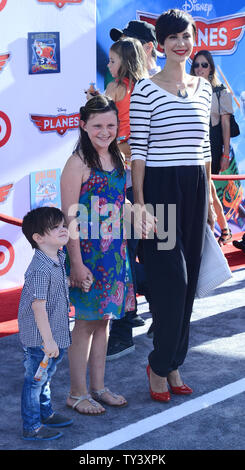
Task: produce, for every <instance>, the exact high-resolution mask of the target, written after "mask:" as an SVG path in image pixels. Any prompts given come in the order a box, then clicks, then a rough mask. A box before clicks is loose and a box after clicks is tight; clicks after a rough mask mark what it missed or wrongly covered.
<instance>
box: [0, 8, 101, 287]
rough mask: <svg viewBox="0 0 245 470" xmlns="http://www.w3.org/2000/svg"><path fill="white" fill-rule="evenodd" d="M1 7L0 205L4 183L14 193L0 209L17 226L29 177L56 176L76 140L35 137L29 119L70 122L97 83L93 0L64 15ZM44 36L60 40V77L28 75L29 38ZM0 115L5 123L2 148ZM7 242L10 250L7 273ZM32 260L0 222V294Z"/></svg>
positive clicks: (14, 232)
mask: <svg viewBox="0 0 245 470" xmlns="http://www.w3.org/2000/svg"><path fill="white" fill-rule="evenodd" d="M4 3H5V2H2V0H0V59H1V55H2V54H5V53H9V54H10V59H9V60H8V61H7V62H6V64H5V66H4V67H3V68H2V70H1V60H0V201H1V193H2V191H1V188H3V187H4V186H5V185H7V184H9V183H13V188H12V190H11V191H10V192H9V194H8V196H7V198H6V199H5V200H4V201H2V202H0V213H3V214H7V215H11V216H13V217H17V218H22V217H23V216H24V215H25V213H26V212H28V210H29V209H30V194H29V174H30V172H32V171H37V170H45V169H53V168H60V169H61V170H62V168H63V167H64V164H65V162H66V160H67V158H68V157H69V156H70V154H71V152H72V150H73V148H74V145H75V142H76V140H77V137H78V131H77V129H73V130H67V131H66V132H65V133H64V135H60V134H58V133H57V132H41V131H40V130H39V129H38V128H37V127H36V126H35V125H34V123H33V122H32V121H31V119H30V115H31V114H38V115H43V116H57V115H59V114H67V115H69V114H75V113H77V112H78V111H79V107H80V106H81V104H83V103H84V102H85V94H84V89H86V88H87V87H88V85H89V83H90V82H91V81H94V82H95V81H96V15H95V8H96V6H95V3H96V0H81V1H79V0H76V2H74V1H72V0H70V2H66V3H65V5H64V6H63V7H62V8H59V7H58V6H57V5H56V4H55V2H54V1H52V2H51V1H48V0H47V1H46V3H44V2H42V1H40V0H7V2H6V4H5V6H4V7H3V8H2V6H3V5H4ZM56 3H58V2H56ZM63 3H64V1H63ZM44 31H45V32H46V31H47V32H53V31H55V32H60V47H61V50H60V56H61V72H60V73H54V74H45V75H40V74H39V75H29V74H28V55H27V34H28V32H44ZM2 113H4V114H5V115H7V116H8V118H9V120H10V122H11V135H10V137H9V140H8V141H7V142H6V143H5V144H4V145H2V144H1V142H4V137H5V135H6V124H5V120H4V119H3V116H4V115H3V114H2ZM6 241H7V242H10V243H11V245H12V246H13V249H14V263H13V265H12V267H11V268H10V269H9V270H8V265H9V258H10V253H9V249H8V248H7V247H6V246H5V244H6V243H5V242H6ZM32 254H33V252H32V249H31V248H30V246H29V244H28V242H27V241H26V240H25V238H24V237H23V235H22V233H21V228H20V227H14V226H10V225H7V224H4V223H3V222H0V288H1V289H7V288H10V287H14V286H16V285H20V284H22V283H23V275H24V272H25V269H26V267H27V266H28V264H29V262H30V259H31V257H32ZM6 270H7V272H5V271H6Z"/></svg>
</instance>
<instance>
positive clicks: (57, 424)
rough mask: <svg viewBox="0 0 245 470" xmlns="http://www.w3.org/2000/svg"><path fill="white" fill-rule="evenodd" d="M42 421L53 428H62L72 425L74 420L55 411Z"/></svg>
mask: <svg viewBox="0 0 245 470" xmlns="http://www.w3.org/2000/svg"><path fill="white" fill-rule="evenodd" d="M42 423H43V424H45V425H47V426H50V427H52V428H62V427H65V426H70V425H71V424H72V423H73V420H72V419H70V418H67V417H66V416H64V415H61V414H60V413H53V414H52V415H51V416H49V418H47V419H45V420H43V421H42Z"/></svg>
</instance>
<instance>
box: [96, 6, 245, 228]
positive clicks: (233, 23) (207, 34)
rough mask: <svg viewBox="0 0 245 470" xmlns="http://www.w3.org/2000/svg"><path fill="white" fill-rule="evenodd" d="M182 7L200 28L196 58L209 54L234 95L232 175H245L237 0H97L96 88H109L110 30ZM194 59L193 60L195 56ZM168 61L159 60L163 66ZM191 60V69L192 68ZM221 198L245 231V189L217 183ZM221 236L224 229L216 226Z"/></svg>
mask: <svg viewBox="0 0 245 470" xmlns="http://www.w3.org/2000/svg"><path fill="white" fill-rule="evenodd" d="M169 8H180V9H182V10H185V11H187V12H189V13H190V14H191V15H192V16H193V17H194V19H195V21H196V25H197V39H196V44H195V47H194V51H193V55H194V53H195V52H197V51H198V50H200V49H207V50H209V51H210V52H211V53H212V55H213V58H214V61H215V65H216V69H217V71H218V77H219V79H220V81H221V82H222V83H224V85H225V86H227V87H228V88H229V89H230V90H231V92H232V96H233V108H234V113H235V116H236V119H237V121H238V122H239V126H240V131H241V134H240V136H238V137H236V138H233V139H231V148H230V156H231V157H232V158H231V164H230V167H229V170H228V171H227V173H230V174H236V173H240V174H245V122H244V116H245V69H244V54H245V37H244V28H245V6H244V1H242V0H236V1H235V2H231V1H230V0H205V1H201V0H200V1H199V0H175V1H174V2H173V1H172V0H134V1H132V0H114V1H113V2H111V1H110V0H97V70H98V71H97V86H98V88H99V89H100V90H101V91H102V90H103V89H104V76H105V74H106V67H107V63H108V52H109V49H110V46H111V44H112V41H111V39H110V36H109V32H110V29H111V28H119V29H123V28H124V27H125V26H126V24H127V23H128V21H130V20H133V19H140V20H144V21H149V22H150V23H153V24H155V21H156V18H157V17H158V16H159V14H161V13H162V12H163V11H164V10H167V9H169ZM193 55H192V57H193ZM164 61H165V59H159V58H158V64H159V65H161V67H162V66H163V65H164ZM190 65H191V60H190V61H189V65H188V68H190ZM215 185H216V188H217V193H218V195H219V197H220V199H221V201H222V203H223V207H224V212H225V214H226V218H227V220H228V222H229V225H230V227H231V229H232V232H234V233H235V232H241V231H244V230H245V184H244V182H240V181H235V180H234V181H229V182H228V181H225V182H215ZM216 231H217V232H218V231H219V227H218V226H217V227H216Z"/></svg>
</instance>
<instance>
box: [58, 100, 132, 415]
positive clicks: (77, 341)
mask: <svg viewBox="0 0 245 470" xmlns="http://www.w3.org/2000/svg"><path fill="white" fill-rule="evenodd" d="M80 119H81V121H80V139H79V141H78V144H77V147H76V150H75V152H74V153H73V155H72V156H71V157H70V158H69V160H68V161H67V163H66V165H65V168H64V170H63V173H62V177H61V194H62V207H63V210H64V214H65V216H66V219H67V223H68V225H69V228H71V227H72V226H73V227H74V226H77V225H78V223H79V225H80V235H79V236H80V238H79V236H76V234H78V232H76V231H75V233H72V232H73V230H72V231H70V240H69V242H68V245H67V249H68V255H69V256H68V260H67V265H68V266H67V268H68V269H67V271H68V273H69V274H70V283H71V288H70V299H71V302H72V304H73V305H74V306H75V326H74V329H73V332H72V345H71V348H70V350H69V363H70V376H71V390H70V395H69V396H68V398H67V405H68V406H70V407H72V408H74V409H76V410H77V411H78V412H79V413H85V414H101V413H103V412H104V411H105V409H104V407H103V406H101V405H100V404H99V403H98V401H101V402H103V403H106V404H108V405H111V406H123V405H126V404H127V402H126V400H125V398H124V397H122V396H120V395H115V394H114V393H112V392H111V391H110V390H109V389H108V388H105V386H104V372H105V358H106V350H107V339H108V329H109V320H110V319H111V318H114V319H120V318H121V317H123V315H124V312H125V311H127V310H132V308H133V307H134V306H133V305H132V303H134V291H133V284H132V280H131V278H132V276H131V272H130V268H129V263H128V253H127V245H126V240H124V239H123V220H122V209H123V204H124V200H125V171H124V164H123V159H122V156H121V153H120V151H119V150H118V147H117V142H116V136H117V128H118V117H117V108H116V106H115V103H114V102H113V101H112V100H110V99H109V98H107V97H105V96H103V95H98V96H96V97H94V98H92V99H90V100H89V101H88V102H87V104H86V106H84V107H81V109H80ZM74 207H75V209H74ZM71 208H73V210H72V213H73V214H77V212H80V220H79V221H78V223H77V220H76V215H72V216H71V215H70V214H71ZM76 209H77V210H76ZM69 210H70V212H69ZM86 212H87V214H88V220H86V217H84V214H85V213H86ZM108 214H109V217H108ZM97 220H98V221H99V227H97V229H96V222H95V221H97ZM84 222H85V223H84ZM96 231H97V234H96ZM88 363H89V367H90V394H88V391H87V384H86V371H87V365H88ZM94 399H96V400H94Z"/></svg>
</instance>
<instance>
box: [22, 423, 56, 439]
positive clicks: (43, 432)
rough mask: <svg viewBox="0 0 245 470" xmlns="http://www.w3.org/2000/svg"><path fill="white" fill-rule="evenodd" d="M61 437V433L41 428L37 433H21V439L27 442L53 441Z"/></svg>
mask: <svg viewBox="0 0 245 470" xmlns="http://www.w3.org/2000/svg"><path fill="white" fill-rule="evenodd" d="M61 436H63V434H62V432H58V431H54V430H53V429H49V428H46V427H45V426H42V427H41V428H39V429H38V431H23V439H25V440H27V441H53V440H54V439H59V437H61Z"/></svg>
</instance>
